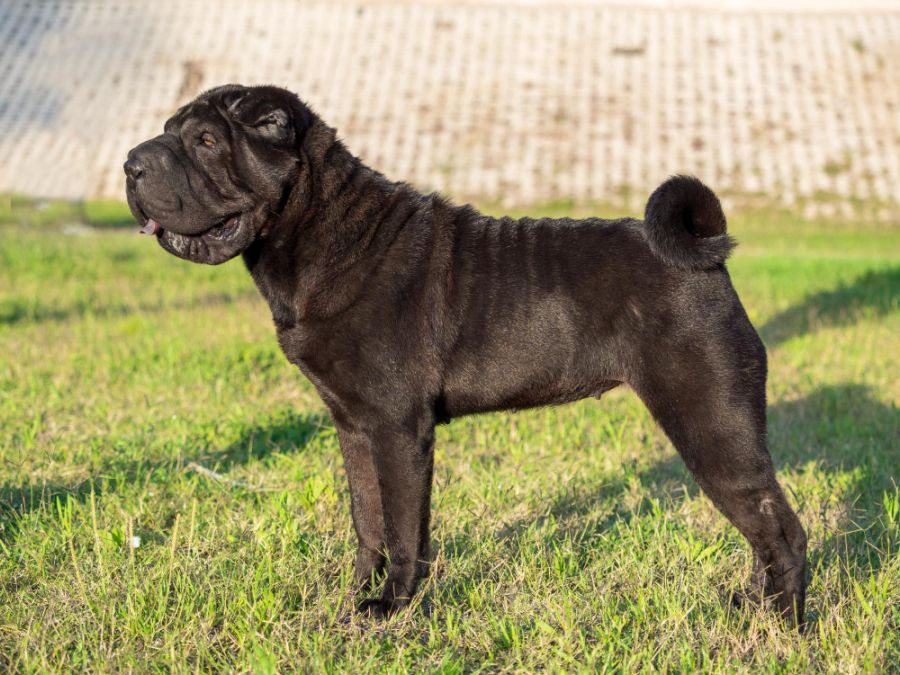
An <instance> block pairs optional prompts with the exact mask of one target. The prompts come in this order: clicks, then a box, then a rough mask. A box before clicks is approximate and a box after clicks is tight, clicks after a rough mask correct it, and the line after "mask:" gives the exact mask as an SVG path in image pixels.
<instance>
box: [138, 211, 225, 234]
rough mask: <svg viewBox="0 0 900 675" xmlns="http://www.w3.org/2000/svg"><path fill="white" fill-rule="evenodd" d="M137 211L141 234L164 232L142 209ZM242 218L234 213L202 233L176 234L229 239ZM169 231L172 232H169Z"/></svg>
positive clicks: (164, 229) (157, 222)
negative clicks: (141, 225) (142, 224)
mask: <svg viewBox="0 0 900 675" xmlns="http://www.w3.org/2000/svg"><path fill="white" fill-rule="evenodd" d="M138 210H139V212H140V215H141V217H142V218H141V219H142V220H143V221H144V226H143V227H142V228H141V229H140V233H141V234H149V235H155V236H161V235H162V234H163V233H164V232H165V231H166V228H164V227H163V226H162V225H161V224H160V223H159V221H157V220H154V219H153V218H151V217H150V216H148V215H147V214H146V213H144V211H143V209H141V208H140V207H138ZM242 216H243V214H241V213H236V214H233V215H230V216H227V217H225V218H223V219H222V220H220V221H219V222H218V223H216V224H215V225H213V226H212V227H210V228H208V229H207V230H204V231H203V232H199V233H197V234H190V235H188V234H180V233H177V234H179V236H182V237H206V236H210V237H213V238H214V239H219V240H225V239H229V238H230V237H231V236H232V235H234V233H235V232H236V231H237V229H238V228H239V227H240V225H241V218H242ZM170 231H172V230H170ZM172 232H174V231H172Z"/></svg>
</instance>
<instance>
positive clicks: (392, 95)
mask: <svg viewBox="0 0 900 675" xmlns="http://www.w3.org/2000/svg"><path fill="white" fill-rule="evenodd" d="M752 7H753V3H744V4H739V5H738V6H737V8H736V9H733V10H732V11H722V10H719V9H716V7H715V6H714V4H713V5H711V3H710V1H709V0H707V2H706V5H705V6H704V5H701V6H700V7H699V8H698V7H696V6H683V5H679V4H677V3H664V4H661V5H659V6H657V5H654V4H653V3H648V2H644V3H641V4H639V5H637V6H636V7H630V8H629V7H623V6H618V5H609V4H591V3H587V2H583V1H582V2H574V3H563V2H558V1H554V0H545V1H544V2H541V1H538V0H535V1H532V2H509V3H503V2H492V3H481V4H477V3H474V2H472V1H471V0H470V1H468V2H464V3H458V4H457V3H451V2H445V3H437V2H433V1H429V2H412V1H409V0H406V1H404V2H386V1H384V0H380V1H371V0H359V1H358V2H349V1H340V2H302V1H298V0H258V1H255V2H248V1H232V0H191V1H190V2H187V1H184V0H155V1H154V2H139V1H137V0H132V1H126V0H81V1H63V0H33V1H31V2H24V1H19V0H3V1H2V2H0V192H10V191H14V192H22V193H28V194H33V195H39V196H46V197H66V198H75V199H82V198H94V197H111V198H121V197H122V191H123V177H122V172H121V164H122V162H123V161H124V157H125V153H126V151H127V150H128V148H129V147H131V146H133V145H134V144H136V143H137V142H139V141H141V140H143V139H145V138H148V137H150V136H151V135H155V134H157V133H159V132H160V131H161V129H162V123H163V121H164V120H165V119H166V118H167V117H168V116H169V115H170V114H171V113H172V112H173V111H174V109H175V108H176V107H177V106H178V105H179V104H180V103H182V102H184V101H186V100H189V99H190V98H192V97H193V96H194V95H196V94H197V93H199V92H200V91H202V90H203V89H205V88H208V87H211V86H214V85H216V84H221V83H224V82H234V81H236V82H242V83H246V84H250V83H276V84H280V85H283V86H286V87H288V88H290V89H292V90H294V91H296V92H297V93H299V94H300V96H301V97H302V98H304V99H305V100H306V101H307V102H309V103H310V104H311V105H312V106H313V107H314V108H315V109H316V110H317V111H318V112H319V113H320V114H321V115H322V116H323V117H324V118H325V119H326V120H327V121H328V122H329V123H330V124H332V125H333V126H335V127H337V128H338V130H339V132H340V134H341V136H342V137H343V138H344V139H345V141H346V142H347V144H348V145H349V146H350V148H351V149H352V150H353V151H355V152H356V153H357V154H359V155H360V156H361V157H362V158H363V159H364V160H366V161H367V162H368V163H370V164H371V165H373V166H375V167H377V168H379V169H380V170H381V171H382V172H384V173H386V174H387V175H388V176H390V177H393V178H398V179H401V178H402V179H405V180H408V181H410V182H412V183H413V184H415V185H417V186H418V187H420V188H422V189H424V190H430V189H439V190H441V191H443V192H445V193H447V194H449V195H450V196H452V197H454V198H455V199H457V200H477V201H480V202H482V203H485V202H497V203H501V204H504V205H507V206H511V205H526V204H531V203H540V202H545V201H548V200H559V199H565V200H573V201H597V202H614V203H617V202H629V201H634V202H635V203H640V202H642V201H643V199H644V198H645V197H646V194H647V192H648V191H649V190H650V189H652V188H653V187H654V186H655V185H656V184H658V183H659V182H660V181H662V180H663V179H664V178H665V177H666V176H668V175H670V174H672V173H677V172H687V173H693V174H696V175H698V176H700V177H701V178H703V179H704V180H706V181H707V182H709V184H710V185H712V186H713V187H714V188H715V189H717V190H718V191H721V192H723V193H725V194H729V195H731V199H732V200H735V199H758V200H763V201H766V202H770V203H779V204H785V205H788V206H792V207H796V208H797V209H799V210H801V211H805V212H807V213H810V214H811V213H824V214H828V215H840V216H844V217H850V216H852V215H854V214H859V212H860V211H859V209H860V208H864V210H865V217H873V216H874V217H877V218H880V219H884V220H888V221H891V220H898V219H900V209H898V207H897V204H898V203H900V10H898V11H891V10H890V9H889V8H888V9H885V6H884V4H883V3H880V4H879V3H875V4H873V5H872V7H871V8H869V9H866V7H867V6H866V4H865V2H861V3H859V4H858V5H857V7H858V9H856V10H849V9H846V8H845V6H844V5H841V6H840V7H838V8H837V10H835V11H817V10H815V9H814V8H813V5H812V4H811V3H808V2H807V3H805V4H802V6H801V10H802V11H778V10H777V8H776V7H775V6H773V3H769V4H768V5H767V6H766V7H767V8H766V9H762V10H757V9H752ZM860 204H862V205H863V206H862V207H861V206H860Z"/></svg>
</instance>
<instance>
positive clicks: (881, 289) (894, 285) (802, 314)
mask: <svg viewBox="0 0 900 675" xmlns="http://www.w3.org/2000/svg"><path fill="white" fill-rule="evenodd" d="M898 307H900V266H897V267H892V268H889V269H885V270H878V271H870V272H866V273H865V274H863V275H862V276H860V277H857V278H856V279H854V280H853V282H852V283H850V284H840V285H839V286H837V287H836V288H832V289H829V290H826V291H819V292H817V293H813V294H812V295H809V296H807V297H806V298H805V299H804V300H803V301H802V302H801V303H799V304H796V305H793V306H792V307H789V308H788V309H786V310H785V311H783V312H781V313H779V314H776V315H775V316H773V317H772V318H771V319H769V320H768V321H767V322H766V323H765V325H764V326H762V328H760V329H759V332H760V335H761V336H762V338H763V342H765V343H766V345H767V346H768V347H774V346H776V345H779V344H781V343H783V342H786V341H788V340H790V339H791V338H794V337H797V336H800V335H805V334H806V333H810V332H812V331H814V330H816V329H818V328H831V327H839V326H848V325H850V324H853V323H856V322H857V321H858V320H859V319H860V318H861V317H863V316H874V317H881V316H884V315H885V314H887V313H889V312H892V311H894V310H896V309H897V308H898Z"/></svg>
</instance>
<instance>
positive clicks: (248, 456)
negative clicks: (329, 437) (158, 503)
mask: <svg viewBox="0 0 900 675" xmlns="http://www.w3.org/2000/svg"><path fill="white" fill-rule="evenodd" d="M331 428H332V427H331V421H330V420H329V419H328V417H327V416H325V415H324V414H321V413H314V414H298V413H292V414H291V415H288V416H287V418H286V419H284V420H283V421H279V422H278V423H276V424H274V425H271V424H259V425H256V426H254V427H251V428H249V429H247V430H246V431H245V432H244V433H242V434H241V437H240V438H239V439H238V440H236V441H235V442H233V443H230V444H228V445H227V446H225V447H223V448H221V449H218V450H212V451H209V452H198V453H195V454H193V455H189V456H186V457H181V458H179V459H178V460H168V461H161V462H149V461H148V462H143V461H137V462H129V463H125V464H123V463H122V462H119V461H116V460H115V459H113V460H112V461H110V462H108V463H107V464H106V465H105V466H102V467H101V468H100V469H99V470H98V471H97V472H96V474H95V477H93V478H91V479H88V480H84V481H80V482H79V483H77V484H74V485H61V484H53V483H22V484H19V485H16V484H10V483H7V484H5V485H2V486H0V540H2V541H9V540H10V539H12V538H14V537H15V535H16V533H17V532H18V531H19V526H20V521H21V519H22V518H23V517H24V516H25V515H27V514H28V513H30V512H31V511H34V510H39V509H42V508H53V507H55V503H56V502H63V503H65V502H66V501H68V500H69V499H74V500H76V501H79V502H85V501H87V500H89V499H90V495H91V492H93V493H94V494H95V495H96V496H100V495H101V494H103V493H115V492H116V491H117V489H119V488H120V487H122V486H125V485H133V484H137V483H147V482H150V483H152V482H164V481H167V480H171V479H172V477H173V475H176V474H178V473H180V472H184V471H189V470H191V468H190V465H191V464H192V463H195V464H198V465H200V466H201V467H203V468H204V469H208V470H209V471H212V472H215V473H216V474H218V475H219V476H220V478H221V480H222V485H223V486H224V487H226V489H227V488H230V487H236V488H237V489H240V487H239V485H237V483H236V482H232V481H229V480H228V471H229V470H230V469H232V468H233V467H235V466H237V465H244V464H250V463H253V462H264V461H266V460H267V459H268V458H269V457H270V456H271V455H272V454H273V453H276V452H282V453H292V452H302V451H303V449H304V448H305V447H306V446H307V445H308V444H309V443H310V442H311V441H312V440H313V439H314V438H316V437H317V436H318V435H319V434H321V433H325V432H328V431H329V430H330V429H331ZM189 445H191V446H192V447H202V446H203V445H204V440H198V441H197V442H196V443H189ZM210 480H212V478H210Z"/></svg>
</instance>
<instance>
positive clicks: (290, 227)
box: [245, 121, 421, 327]
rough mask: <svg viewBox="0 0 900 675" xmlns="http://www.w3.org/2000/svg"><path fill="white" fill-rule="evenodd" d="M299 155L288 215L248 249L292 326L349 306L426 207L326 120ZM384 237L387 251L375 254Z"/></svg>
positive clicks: (275, 307)
mask: <svg viewBox="0 0 900 675" xmlns="http://www.w3.org/2000/svg"><path fill="white" fill-rule="evenodd" d="M299 154H300V157H301V164H302V168H301V176H300V179H299V180H298V184H297V187H296V188H295V189H294V191H293V193H292V194H291V196H290V197H289V199H288V200H287V205H286V207H285V209H284V211H283V213H282V217H281V218H280V219H279V222H278V223H277V224H276V225H275V226H274V227H272V228H271V230H270V232H269V233H268V235H267V237H266V238H265V239H264V240H262V241H261V242H260V245H259V246H258V247H256V249H255V250H254V251H252V252H248V253H249V255H246V256H245V260H246V261H247V267H248V268H249V269H250V272H251V274H252V276H253V278H254V280H255V281H256V283H257V286H258V287H259V288H260V291H261V292H262V294H263V296H264V297H265V298H266V300H268V302H269V304H270V306H271V309H272V314H273V317H274V318H275V321H276V323H277V324H279V325H282V326H284V327H288V326H292V325H296V324H297V323H298V322H301V321H303V320H304V319H321V318H326V317H328V316H331V315H334V314H336V313H338V312H340V311H342V310H343V309H344V308H346V307H347V306H349V305H350V304H351V303H352V302H353V301H354V299H355V298H356V297H357V296H358V294H359V293H360V292H362V290H363V289H364V287H365V282H366V279H367V277H368V276H369V275H370V274H371V273H373V272H374V270H375V269H376V268H377V265H378V263H379V261H380V260H381V259H382V258H383V257H384V250H383V246H384V244H385V243H386V242H390V241H392V240H393V239H396V237H397V236H398V235H399V231H400V230H402V229H403V227H404V226H405V225H406V223H407V222H409V220H410V218H409V216H410V215H411V212H412V211H415V210H418V207H420V206H421V203H420V202H419V200H416V199H410V198H411V197H412V198H414V197H415V196H416V194H417V193H416V192H415V191H414V190H413V189H412V188H410V187H409V186H406V185H405V184H402V183H393V182H391V181H389V180H387V179H386V178H385V177H384V176H382V175H381V174H380V173H378V172H377V171H374V170H373V169H370V168H369V167H367V166H365V165H364V164H363V163H362V162H361V161H360V160H359V159H358V158H357V157H355V156H354V155H353V154H352V153H350V152H349V151H348V150H347V149H346V148H345V147H344V146H343V144H342V143H341V142H340V141H339V140H338V139H337V138H336V136H335V131H334V129H331V128H330V127H328V126H327V125H325V124H324V123H322V122H321V121H317V122H316V123H315V124H314V125H313V127H311V128H310V130H309V131H308V132H307V134H306V135H305V137H304V142H303V144H302V146H301V148H300V151H299ZM411 202H414V204H415V206H411V205H410V203H411ZM401 211H402V213H401ZM376 241H377V242H378V250H379V255H377V256H375V255H367V253H368V252H369V250H370V247H371V246H372V245H373V243H374V242H376Z"/></svg>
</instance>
